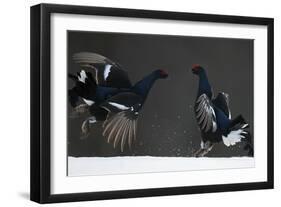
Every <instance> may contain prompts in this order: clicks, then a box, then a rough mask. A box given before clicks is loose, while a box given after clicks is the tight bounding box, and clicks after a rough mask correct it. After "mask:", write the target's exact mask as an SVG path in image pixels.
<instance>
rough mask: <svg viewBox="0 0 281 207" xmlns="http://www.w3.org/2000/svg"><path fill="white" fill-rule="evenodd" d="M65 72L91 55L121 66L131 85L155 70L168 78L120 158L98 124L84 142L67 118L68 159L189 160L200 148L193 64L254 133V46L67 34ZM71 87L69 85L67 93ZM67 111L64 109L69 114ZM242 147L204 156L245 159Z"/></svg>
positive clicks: (153, 94)
mask: <svg viewBox="0 0 281 207" xmlns="http://www.w3.org/2000/svg"><path fill="white" fill-rule="evenodd" d="M67 35H68V51H67V52H68V72H71V73H76V72H78V71H80V68H79V66H78V65H77V64H75V63H74V62H73V60H72V55H73V54H74V53H76V52H83V51H84V52H86V51H87V52H95V53H99V54H102V55H104V56H106V57H108V58H109V59H111V60H113V61H117V62H118V63H120V64H121V65H122V66H123V68H124V69H125V70H126V71H128V73H129V77H130V79H131V81H132V83H135V82H136V81H138V80H140V79H141V78H142V77H144V76H145V75H147V74H148V73H151V72H152V71H153V70H155V69H165V70H166V71H168V73H169V78H168V79H165V80H158V81H157V82H156V83H155V85H154V86H153V88H152V89H151V91H150V94H149V96H148V98H147V100H146V103H145V105H144V108H143V110H142V111H141V113H140V117H139V122H138V123H139V124H138V132H137V142H136V143H135V145H134V147H133V150H132V151H129V150H128V149H127V148H126V150H125V152H123V153H121V152H120V150H119V148H118V149H113V147H112V145H111V144H108V143H107V142H106V139H105V138H104V137H102V134H101V132H102V127H101V123H97V124H95V125H92V129H91V135H90V137H89V138H87V139H84V140H81V139H80V138H79V137H80V133H81V132H80V128H81V123H82V121H83V119H84V118H85V117H84V118H78V119H72V118H69V117H68V155H69V156H120V155H151V156H185V157H186V156H191V155H192V154H193V153H194V151H196V150H197V149H199V147H200V133H199V131H198V129H197V124H196V121H195V117H194V112H193V104H194V100H195V97H196V93H197V89H198V78H197V77H196V76H195V75H193V74H192V72H191V66H192V64H194V63H197V64H200V65H202V66H203V67H204V68H205V69H206V71H207V74H208V77H209V81H210V83H211V85H212V87H213V89H214V92H215V94H216V93H217V92H219V91H224V92H226V93H228V94H229V95H230V107H231V112H232V116H233V118H234V117H235V116H237V115H239V114H242V115H243V116H244V118H245V119H246V120H247V121H248V123H249V124H250V126H251V127H250V132H251V133H253V44H254V41H253V40H249V39H228V38H207V37H187V36H164V35H146V34H124V33H103V32H81V31H68V33H67ZM72 86H73V82H72V81H70V80H69V81H68V88H71V87H72ZM70 110H71V108H70V106H68V111H70ZM243 146H244V144H243V143H241V144H238V145H236V146H234V147H226V146H224V145H223V144H222V143H220V144H217V145H216V146H215V147H214V148H213V150H212V151H211V152H210V153H209V154H208V156H218V157H228V156H246V155H247V152H246V151H244V150H243Z"/></svg>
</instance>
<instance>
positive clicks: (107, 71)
mask: <svg viewBox="0 0 281 207" xmlns="http://www.w3.org/2000/svg"><path fill="white" fill-rule="evenodd" d="M111 67H112V65H106V66H105V69H104V72H103V77H104V80H106V79H107V78H108V75H109V73H110V69H111Z"/></svg>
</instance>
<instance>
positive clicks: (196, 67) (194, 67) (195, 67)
mask: <svg viewBox="0 0 281 207" xmlns="http://www.w3.org/2000/svg"><path fill="white" fill-rule="evenodd" d="M203 71H204V69H203V68H202V67H201V66H200V65H199V64H193V65H192V72H193V74H196V75H198V74H200V73H201V72H203Z"/></svg>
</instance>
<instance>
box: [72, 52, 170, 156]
mask: <svg viewBox="0 0 281 207" xmlns="http://www.w3.org/2000/svg"><path fill="white" fill-rule="evenodd" d="M73 59H74V61H75V62H76V63H78V64H79V65H80V67H81V68H82V70H81V71H80V73H78V74H77V76H75V75H73V74H69V78H71V79H72V80H74V81H75V86H74V87H73V88H72V89H70V90H69V102H70V104H71V105H72V107H73V108H74V112H75V113H76V114H79V113H84V112H90V114H91V116H90V117H88V118H87V119H86V120H85V121H84V122H83V124H82V126H81V129H82V133H83V134H84V135H83V136H87V135H88V134H89V129H90V125H91V124H93V123H95V122H97V121H103V128H104V129H103V136H105V137H106V138H107V141H108V142H109V143H113V146H114V148H115V147H117V146H118V145H119V144H120V145H121V151H124V147H125V144H126V143H128V146H129V148H131V146H132V143H133V141H134V140H135V139H136V136H137V121H138V116H139V113H140V110H141V109H142V107H143V104H144V103H145V100H146V98H147V95H148V93H149V91H150V89H151V87H152V86H153V84H154V82H155V81H156V80H157V79H161V78H166V77H168V74H167V73H166V72H165V71H163V70H155V71H153V72H152V73H151V74H149V75H147V76H146V77H144V78H143V79H142V80H140V81H139V82H137V83H136V84H135V85H132V84H131V82H130V80H129V78H128V74H127V72H125V71H124V70H123V69H122V68H121V66H120V65H119V64H118V63H115V62H113V61H111V60H110V59H108V58H106V57H104V56H102V55H99V54H96V53H89V52H81V53H76V54H74V56H73ZM89 71H93V72H94V77H93V76H92V73H91V72H89ZM80 100H82V102H83V103H80V102H81V101H80ZM79 103H80V104H79Z"/></svg>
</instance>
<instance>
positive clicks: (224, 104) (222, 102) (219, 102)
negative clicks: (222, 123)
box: [213, 92, 231, 119]
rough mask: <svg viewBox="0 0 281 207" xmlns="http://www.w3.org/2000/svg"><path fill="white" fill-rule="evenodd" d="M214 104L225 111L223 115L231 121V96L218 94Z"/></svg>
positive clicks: (222, 93)
mask: <svg viewBox="0 0 281 207" xmlns="http://www.w3.org/2000/svg"><path fill="white" fill-rule="evenodd" d="M213 103H214V104H215V105H216V106H217V107H218V108H220V110H222V111H223V113H224V114H225V115H226V116H227V117H228V118H229V119H231V112H230V108H229V95H228V94H227V93H224V92H220V93H218V95H217V97H216V98H215V99H214V100H213Z"/></svg>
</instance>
